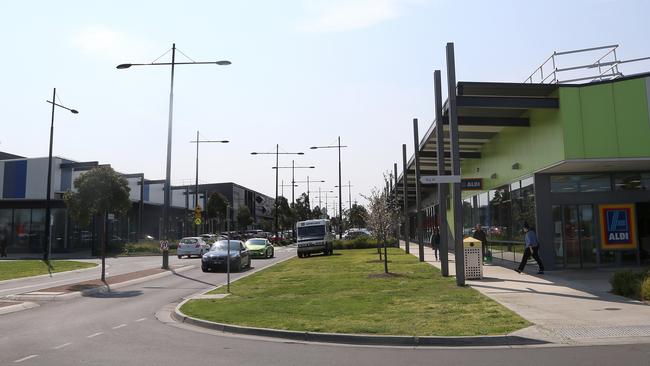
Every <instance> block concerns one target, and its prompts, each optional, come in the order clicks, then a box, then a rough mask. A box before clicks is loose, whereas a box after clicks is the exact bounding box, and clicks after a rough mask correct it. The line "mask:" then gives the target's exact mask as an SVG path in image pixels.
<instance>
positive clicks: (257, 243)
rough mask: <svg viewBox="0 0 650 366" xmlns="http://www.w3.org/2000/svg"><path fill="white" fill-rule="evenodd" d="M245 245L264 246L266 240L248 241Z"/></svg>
mask: <svg viewBox="0 0 650 366" xmlns="http://www.w3.org/2000/svg"><path fill="white" fill-rule="evenodd" d="M246 244H248V245H264V244H266V240H261V239H257V240H249V241H247V242H246Z"/></svg>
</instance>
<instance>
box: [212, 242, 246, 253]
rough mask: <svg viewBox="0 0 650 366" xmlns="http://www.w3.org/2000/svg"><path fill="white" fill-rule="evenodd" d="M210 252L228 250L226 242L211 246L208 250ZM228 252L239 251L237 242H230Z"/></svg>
mask: <svg viewBox="0 0 650 366" xmlns="http://www.w3.org/2000/svg"><path fill="white" fill-rule="evenodd" d="M210 250H228V241H227V240H222V241H218V242H216V243H214V244H212V248H210ZM230 250H233V251H234V250H236V251H239V242H238V241H236V240H231V241H230Z"/></svg>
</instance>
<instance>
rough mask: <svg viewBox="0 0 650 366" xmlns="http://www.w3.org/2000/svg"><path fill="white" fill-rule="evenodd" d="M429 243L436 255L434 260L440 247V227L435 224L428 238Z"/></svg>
mask: <svg viewBox="0 0 650 366" xmlns="http://www.w3.org/2000/svg"><path fill="white" fill-rule="evenodd" d="M429 242H430V243H431V249H433V254H434V255H435V256H436V262H437V261H438V249H439V248H440V229H439V228H438V227H437V226H436V227H434V228H433V232H432V233H431V238H429Z"/></svg>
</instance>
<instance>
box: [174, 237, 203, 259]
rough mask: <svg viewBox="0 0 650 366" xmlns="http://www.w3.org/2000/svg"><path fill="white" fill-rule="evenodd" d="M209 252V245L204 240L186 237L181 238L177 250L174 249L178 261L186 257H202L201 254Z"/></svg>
mask: <svg viewBox="0 0 650 366" xmlns="http://www.w3.org/2000/svg"><path fill="white" fill-rule="evenodd" d="M209 251H210V244H208V243H206V242H205V240H203V238H201V237H196V236H192V237H187V238H183V239H181V240H180V241H179V242H178V248H177V249H176V255H177V256H178V259H180V258H181V257H182V256H184V255H186V256H187V258H189V257H191V256H193V255H195V256H197V257H199V258H200V257H202V256H203V253H207V252H209Z"/></svg>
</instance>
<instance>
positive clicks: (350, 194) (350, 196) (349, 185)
mask: <svg viewBox="0 0 650 366" xmlns="http://www.w3.org/2000/svg"><path fill="white" fill-rule="evenodd" d="M343 187H347V189H348V205H349V206H350V210H352V187H354V186H353V185H352V184H351V183H350V181H348V184H347V185H345V186H343ZM334 188H339V186H334Z"/></svg>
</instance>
